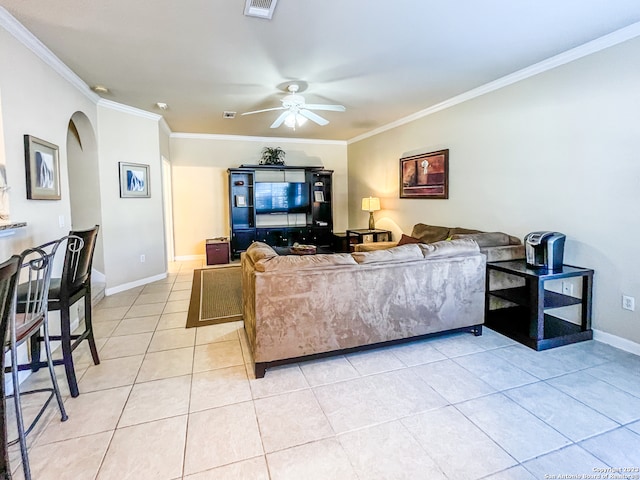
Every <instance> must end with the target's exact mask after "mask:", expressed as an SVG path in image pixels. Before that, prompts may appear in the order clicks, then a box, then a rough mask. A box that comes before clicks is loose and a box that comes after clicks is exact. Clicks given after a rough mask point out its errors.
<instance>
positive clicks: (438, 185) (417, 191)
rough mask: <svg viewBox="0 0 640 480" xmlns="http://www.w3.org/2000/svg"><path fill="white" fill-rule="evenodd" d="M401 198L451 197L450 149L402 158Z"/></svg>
mask: <svg viewBox="0 0 640 480" xmlns="http://www.w3.org/2000/svg"><path fill="white" fill-rule="evenodd" d="M400 198H449V150H448V149H446V150H438V151H437V152H430V153H421V154H420V155H413V156H411V157H404V158H401V159H400Z"/></svg>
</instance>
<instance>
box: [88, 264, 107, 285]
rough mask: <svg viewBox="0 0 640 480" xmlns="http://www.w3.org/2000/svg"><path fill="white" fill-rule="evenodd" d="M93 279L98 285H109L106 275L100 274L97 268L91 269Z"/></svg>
mask: <svg viewBox="0 0 640 480" xmlns="http://www.w3.org/2000/svg"><path fill="white" fill-rule="evenodd" d="M91 278H92V279H93V281H95V282H96V283H107V277H106V276H105V274H104V273H102V272H100V271H99V270H96V269H95V268H92V269H91Z"/></svg>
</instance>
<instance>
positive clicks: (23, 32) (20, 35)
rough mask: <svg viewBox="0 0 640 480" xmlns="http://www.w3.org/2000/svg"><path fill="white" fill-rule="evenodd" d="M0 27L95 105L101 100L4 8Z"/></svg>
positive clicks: (1, 9) (0, 16)
mask: <svg viewBox="0 0 640 480" xmlns="http://www.w3.org/2000/svg"><path fill="white" fill-rule="evenodd" d="M0 26H2V27H3V28H4V29H5V30H6V31H7V32H9V33H10V34H11V35H13V36H14V37H15V38H16V39H17V40H18V41H19V42H20V43H21V44H22V45H24V46H25V47H27V48H28V49H29V50H31V51H32V52H33V53H35V54H36V56H37V57H38V58H40V60H42V61H43V62H44V63H46V64H47V65H49V66H50V67H51V68H52V69H53V70H54V71H55V72H56V73H58V74H59V75H60V76H61V77H62V78H64V79H65V80H66V81H67V82H69V83H70V84H71V85H73V86H74V87H76V89H78V90H79V91H80V93H82V94H83V95H84V96H86V97H87V98H88V99H89V100H91V101H92V102H93V103H97V102H98V100H100V96H99V95H97V94H96V93H94V92H93V91H91V89H90V88H89V86H88V85H87V84H86V83H84V81H83V80H82V79H81V78H80V77H79V76H78V75H76V74H75V73H74V72H73V70H71V69H70V68H69V67H68V66H67V65H65V64H64V63H63V62H62V60H60V59H59V58H58V57H57V56H56V55H55V54H54V53H53V52H52V51H51V50H49V49H48V48H47V47H46V45H45V44H44V43H42V42H41V41H40V40H38V39H37V38H36V37H35V36H34V35H33V33H31V32H30V31H29V30H27V29H26V28H25V27H24V25H22V24H21V23H20V22H18V20H16V19H15V17H14V16H13V15H11V14H10V13H9V12H8V11H7V10H6V9H5V8H4V7H0Z"/></svg>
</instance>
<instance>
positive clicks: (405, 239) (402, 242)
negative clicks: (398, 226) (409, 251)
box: [398, 233, 421, 246]
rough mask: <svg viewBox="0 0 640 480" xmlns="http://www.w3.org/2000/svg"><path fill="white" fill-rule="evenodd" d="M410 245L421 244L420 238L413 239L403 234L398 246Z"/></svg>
mask: <svg viewBox="0 0 640 480" xmlns="http://www.w3.org/2000/svg"><path fill="white" fill-rule="evenodd" d="M410 243H421V242H420V239H419V238H413V237H410V236H409V235H405V234H404V233H403V234H402V237H401V238H400V241H399V242H398V246H400V245H408V244H410Z"/></svg>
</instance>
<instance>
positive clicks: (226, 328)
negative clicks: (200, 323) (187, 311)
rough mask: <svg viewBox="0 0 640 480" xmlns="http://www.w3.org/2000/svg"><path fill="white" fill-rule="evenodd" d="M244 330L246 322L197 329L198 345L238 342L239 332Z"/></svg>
mask: <svg viewBox="0 0 640 480" xmlns="http://www.w3.org/2000/svg"><path fill="white" fill-rule="evenodd" d="M242 329H244V322H227V323H220V324H218V325H207V326H206V327H198V328H197V329H196V330H197V334H196V345H204V344H205V343H214V342H226V341H229V340H237V339H238V331H239V330H242Z"/></svg>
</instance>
